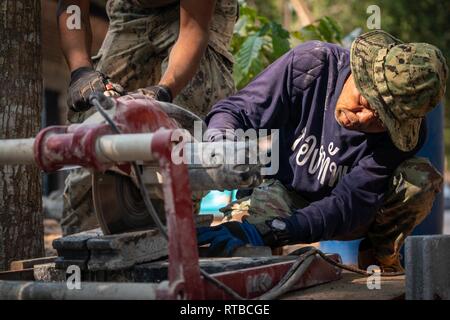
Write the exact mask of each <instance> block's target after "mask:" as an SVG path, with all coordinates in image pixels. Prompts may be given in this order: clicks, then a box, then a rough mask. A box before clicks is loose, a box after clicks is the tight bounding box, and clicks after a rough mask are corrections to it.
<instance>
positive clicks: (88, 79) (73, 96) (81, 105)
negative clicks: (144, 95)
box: [67, 67, 123, 112]
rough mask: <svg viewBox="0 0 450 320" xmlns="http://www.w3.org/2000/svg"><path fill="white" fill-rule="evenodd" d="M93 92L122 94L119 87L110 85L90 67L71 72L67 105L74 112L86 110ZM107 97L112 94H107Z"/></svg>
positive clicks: (100, 74)
mask: <svg viewBox="0 0 450 320" xmlns="http://www.w3.org/2000/svg"><path fill="white" fill-rule="evenodd" d="M94 92H115V93H117V95H121V94H122V93H123V89H122V87H121V86H120V85H117V84H112V83H111V82H109V79H108V78H107V77H106V76H105V75H104V74H102V73H101V72H98V71H94V69H92V68H91V67H82V68H78V69H77V70H75V71H73V72H72V75H71V80H70V86H69V92H68V98H67V104H68V106H69V108H71V109H72V110H73V111H75V112H82V111H86V110H88V109H89V108H90V107H91V105H90V104H89V96H90V95H91V94H92V93H94ZM108 95H109V96H111V95H114V94H108Z"/></svg>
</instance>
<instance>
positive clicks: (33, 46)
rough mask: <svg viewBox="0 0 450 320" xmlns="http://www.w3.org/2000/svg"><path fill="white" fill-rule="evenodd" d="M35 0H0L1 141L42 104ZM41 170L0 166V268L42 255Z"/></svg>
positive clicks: (32, 130)
mask: <svg viewBox="0 0 450 320" xmlns="http://www.w3.org/2000/svg"><path fill="white" fill-rule="evenodd" d="M40 15H41V5H40V0H2V1H0V139H12V138H29V137H33V136H35V135H36V133H37V132H38V130H39V126H40V114H41V105H42V76H41V37H40ZM40 179H41V177H40V172H39V170H38V169H37V168H36V167H31V166H18V165H17V166H0V270H2V269H4V270H5V269H9V264H10V262H11V261H13V260H17V259H25V258H34V257H38V256H43V254H44V245H43V222H42V220H43V218H42V209H41V183H40Z"/></svg>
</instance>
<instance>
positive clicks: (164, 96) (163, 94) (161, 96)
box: [136, 85, 173, 102]
mask: <svg viewBox="0 0 450 320" xmlns="http://www.w3.org/2000/svg"><path fill="white" fill-rule="evenodd" d="M136 93H140V94H143V95H144V96H146V97H149V98H152V99H155V100H158V101H162V102H172V100H173V98H172V92H171V91H170V89H169V87H166V86H162V85H158V86H151V87H147V88H142V89H138V90H136Z"/></svg>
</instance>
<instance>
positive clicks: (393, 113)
mask: <svg viewBox="0 0 450 320" xmlns="http://www.w3.org/2000/svg"><path fill="white" fill-rule="evenodd" d="M350 62H351V69H352V74H353V77H354V79H355V84H356V87H357V88H358V91H359V92H360V93H361V94H362V95H363V96H364V97H365V98H366V99H367V101H368V102H369V104H370V106H371V107H372V108H374V109H375V111H376V112H377V113H378V116H379V117H380V119H381V121H382V122H383V124H384V125H385V126H386V128H387V130H388V132H389V134H390V136H391V139H392V141H393V142H394V144H395V145H396V146H397V147H398V148H399V149H400V150H403V151H411V150H412V149H414V148H415V146H416V145H417V142H418V139H419V130H420V124H421V122H422V119H423V118H424V117H425V115H426V114H427V112H429V111H430V110H431V109H433V108H434V107H435V106H436V105H437V104H438V103H439V102H440V101H441V99H442V97H443V95H444V93H445V84H446V80H447V74H448V68H447V64H446V61H445V58H444V56H443V55H442V53H441V51H440V50H439V49H438V48H436V47H435V46H433V45H430V44H427V43H402V42H401V41H400V40H398V39H396V38H394V37H393V36H391V35H390V34H388V33H386V32H384V31H381V30H375V31H371V32H368V33H365V34H363V35H361V36H359V37H358V38H356V40H355V41H354V42H353V44H352V47H351V51H350Z"/></svg>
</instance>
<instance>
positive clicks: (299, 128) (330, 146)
mask: <svg viewBox="0 0 450 320" xmlns="http://www.w3.org/2000/svg"><path fill="white" fill-rule="evenodd" d="M446 79H447V66H446V62H445V59H444V57H443V56H442V53H441V52H440V51H439V49H437V48H436V47H434V46H432V45H429V44H426V43H402V42H401V41H400V40H398V39H396V38H394V37H393V36H391V35H389V34H388V33H386V32H383V31H380V30H377V31H372V32H369V33H366V34H363V35H362V36H360V37H358V38H357V39H356V40H355V41H354V43H353V45H352V47H351V50H346V49H343V48H341V47H339V46H337V45H333V44H329V43H323V42H319V41H311V42H307V43H304V44H301V45H299V46H298V47H296V48H294V49H293V50H291V51H290V52H288V53H287V54H286V55H285V56H283V57H281V58H280V59H279V60H277V61H276V62H275V63H274V64H272V65H271V66H270V67H269V68H268V69H266V70H265V71H264V72H263V73H262V74H260V75H259V76H258V77H257V78H256V79H255V80H254V81H253V82H251V83H250V84H249V85H248V86H247V87H246V88H244V89H243V90H241V91H240V92H238V93H237V94H236V95H234V96H232V97H230V98H228V99H225V100H222V101H220V102H219V103H217V104H216V105H215V106H214V107H213V108H212V111H211V112H210V113H209V115H208V116H207V119H206V121H207V123H208V127H209V128H211V129H214V131H211V132H216V133H217V129H219V131H220V130H225V129H237V128H240V129H244V130H245V129H250V128H252V129H259V128H264V129H279V137H280V138H279V150H280V152H279V168H280V169H279V171H278V172H277V173H276V174H275V175H274V176H273V177H271V179H268V180H267V181H265V182H264V183H263V185H261V186H260V187H258V188H256V189H254V190H253V193H252V194H251V195H250V196H248V197H245V198H242V199H239V200H238V201H236V202H234V203H231V204H230V205H229V206H227V207H226V208H224V209H222V211H223V212H224V213H225V215H226V219H225V221H229V220H240V219H236V217H240V218H242V217H243V219H242V220H241V221H229V222H225V223H223V224H221V225H219V226H215V227H208V228H199V229H198V231H197V233H198V241H199V244H200V245H204V244H210V248H209V254H210V255H231V254H232V253H233V251H234V250H235V249H236V248H237V247H239V246H243V245H248V244H250V245H268V246H271V247H273V248H276V247H281V246H283V245H288V244H296V243H312V242H316V241H321V240H331V239H337V240H351V239H359V238H364V240H363V241H362V242H361V244H360V248H359V249H360V250H359V265H360V267H361V268H367V267H368V266H369V265H372V264H375V265H379V266H380V267H381V268H382V270H384V271H394V272H398V271H402V270H403V269H402V266H401V264H400V261H399V251H400V248H401V246H402V244H403V242H404V240H405V238H406V237H407V236H408V235H409V234H411V232H412V230H413V229H414V227H415V226H416V225H418V224H419V223H420V222H421V221H422V220H423V219H424V218H425V217H426V216H427V215H428V214H429V212H430V210H431V207H432V204H433V201H434V199H435V195H436V194H437V193H438V192H440V191H441V188H442V177H441V175H440V174H439V173H438V172H437V171H436V170H435V169H434V168H433V166H432V165H431V164H430V163H429V161H428V160H427V159H424V158H417V157H414V154H415V153H416V152H417V150H418V149H420V147H421V146H422V145H423V143H424V140H425V138H426V127H425V121H423V119H424V117H425V116H426V114H427V112H429V111H430V110H431V109H433V108H434V107H435V106H436V105H437V104H438V102H439V101H440V100H441V98H442V97H443V94H444V91H445V82H446ZM221 137H222V135H220V134H219V135H215V134H212V135H211V140H216V139H221Z"/></svg>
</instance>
